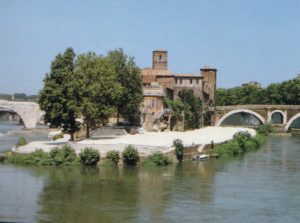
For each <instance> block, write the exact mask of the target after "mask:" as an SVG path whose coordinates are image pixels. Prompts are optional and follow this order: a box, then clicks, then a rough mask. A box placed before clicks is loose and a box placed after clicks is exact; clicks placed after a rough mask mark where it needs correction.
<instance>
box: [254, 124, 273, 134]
mask: <svg viewBox="0 0 300 223" xmlns="http://www.w3.org/2000/svg"><path fill="white" fill-rule="evenodd" d="M272 131H273V129H272V126H271V124H269V123H266V124H263V125H259V126H258V128H257V130H256V132H257V133H258V134H261V135H265V136H267V135H269V134H270V133H271V132H272Z"/></svg>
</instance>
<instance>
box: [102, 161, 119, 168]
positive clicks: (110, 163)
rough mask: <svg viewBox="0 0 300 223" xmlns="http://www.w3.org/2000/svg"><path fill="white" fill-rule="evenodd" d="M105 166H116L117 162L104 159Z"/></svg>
mask: <svg viewBox="0 0 300 223" xmlns="http://www.w3.org/2000/svg"><path fill="white" fill-rule="evenodd" d="M103 166H105V167H115V166H116V164H115V163H114V162H113V161H111V160H104V163H103Z"/></svg>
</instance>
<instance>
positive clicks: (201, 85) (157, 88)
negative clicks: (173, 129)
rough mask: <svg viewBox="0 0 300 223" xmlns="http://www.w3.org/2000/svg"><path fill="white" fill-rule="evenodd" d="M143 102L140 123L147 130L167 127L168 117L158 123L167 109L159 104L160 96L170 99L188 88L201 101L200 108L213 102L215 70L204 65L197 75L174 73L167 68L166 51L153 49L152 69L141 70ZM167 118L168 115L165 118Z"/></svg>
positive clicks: (161, 98) (160, 102) (209, 105)
mask: <svg viewBox="0 0 300 223" xmlns="http://www.w3.org/2000/svg"><path fill="white" fill-rule="evenodd" d="M142 80H143V93H144V103H143V104H142V108H141V111H142V114H143V119H142V120H143V126H144V128H145V129H147V130H163V129H165V128H169V129H170V126H168V123H169V120H167V121H166V122H164V123H162V122H161V121H162V120H161V119H162V117H163V115H165V114H167V113H168V112H169V111H168V109H165V108H164V106H163V97H168V98H169V99H171V100H173V99H176V98H178V93H179V92H180V91H181V90H183V89H192V90H193V93H194V95H195V96H196V97H199V99H200V100H201V102H202V106H203V110H206V109H208V108H209V107H211V106H213V105H214V103H215V94H216V93H215V92H216V80H217V69H214V68H209V67H204V68H202V69H200V74H197V75H194V74H174V73H172V72H171V71H170V70H169V69H168V51H165V50H155V51H153V54H152V68H145V69H143V70H142ZM169 118H170V117H169Z"/></svg>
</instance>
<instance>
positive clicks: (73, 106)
mask: <svg viewBox="0 0 300 223" xmlns="http://www.w3.org/2000/svg"><path fill="white" fill-rule="evenodd" d="M74 60H75V53H74V51H73V49H72V48H67V49H66V51H65V52H64V54H63V55H61V54H58V55H57V56H56V58H55V59H54V60H53V62H52V64H51V71H50V73H49V74H46V77H45V79H44V87H43V89H42V90H41V91H40V93H39V98H38V103H39V105H40V107H41V109H42V110H43V111H45V116H44V120H45V122H46V123H50V126H51V127H62V128H63V130H64V132H67V133H70V135H71V140H74V137H73V134H74V132H75V131H77V130H78V129H79V126H78V123H77V122H76V111H77V101H76V91H77V89H75V88H74V83H75V82H76V81H77V78H75V75H74Z"/></svg>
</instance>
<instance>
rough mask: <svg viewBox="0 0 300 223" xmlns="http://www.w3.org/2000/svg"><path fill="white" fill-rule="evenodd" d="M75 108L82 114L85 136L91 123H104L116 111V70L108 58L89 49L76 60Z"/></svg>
mask: <svg viewBox="0 0 300 223" xmlns="http://www.w3.org/2000/svg"><path fill="white" fill-rule="evenodd" d="M75 73H76V76H77V82H76V88H77V89H78V94H77V98H78V110H79V113H80V114H81V115H82V116H83V118H84V123H85V125H86V137H87V138H89V132H90V128H91V127H96V126H98V125H105V124H107V122H108V119H109V117H111V116H112V115H113V114H114V113H115V112H116V101H117V100H118V98H119V97H120V94H121V86H120V84H119V83H118V82H117V79H116V72H115V69H114V67H113V66H112V65H111V63H110V61H109V60H108V59H107V58H105V57H102V56H97V55H96V54H95V53H92V52H89V53H87V54H82V55H80V56H78V58H77V60H76V71H75Z"/></svg>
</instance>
